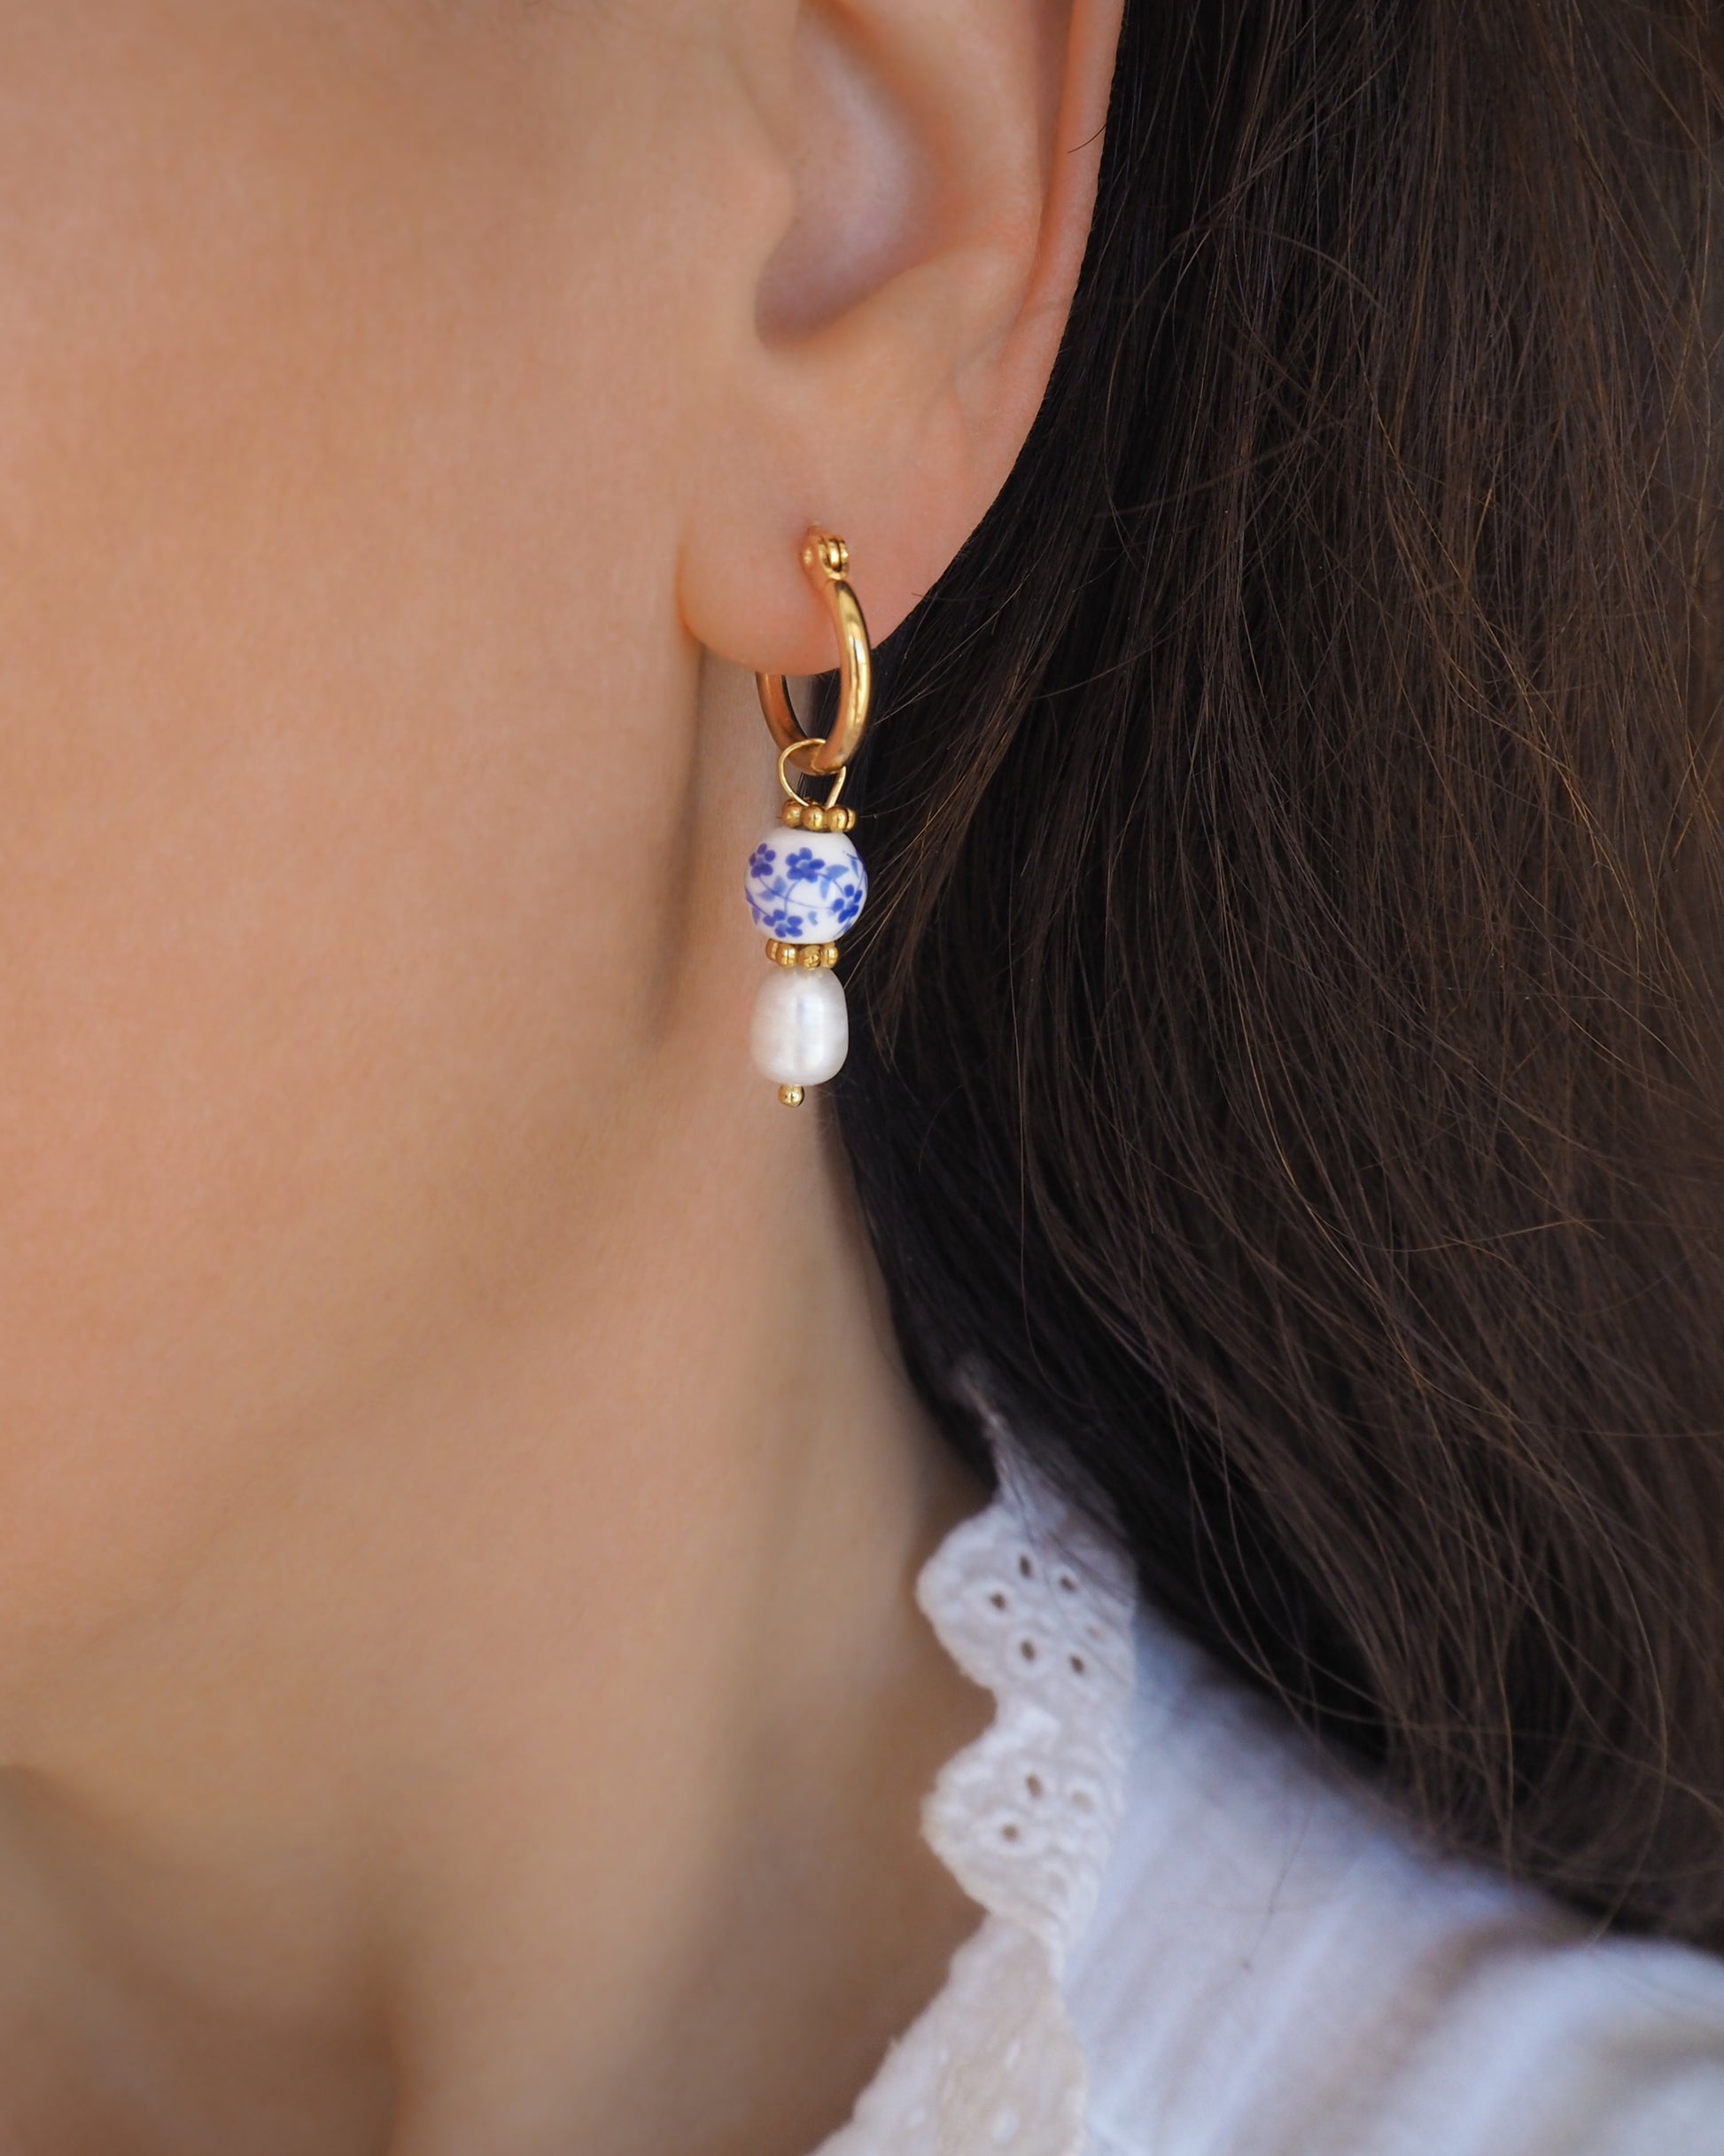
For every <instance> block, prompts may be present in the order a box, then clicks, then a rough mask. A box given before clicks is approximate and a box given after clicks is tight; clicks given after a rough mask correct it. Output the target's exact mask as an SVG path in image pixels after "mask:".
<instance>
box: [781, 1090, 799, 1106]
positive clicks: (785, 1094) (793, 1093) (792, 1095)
mask: <svg viewBox="0 0 1724 2156" xmlns="http://www.w3.org/2000/svg"><path fill="white" fill-rule="evenodd" d="M778 1097H779V1099H780V1101H783V1103H784V1105H785V1106H786V1108H800V1107H801V1106H802V1101H803V1092H802V1087H801V1086H780V1087H779V1089H778Z"/></svg>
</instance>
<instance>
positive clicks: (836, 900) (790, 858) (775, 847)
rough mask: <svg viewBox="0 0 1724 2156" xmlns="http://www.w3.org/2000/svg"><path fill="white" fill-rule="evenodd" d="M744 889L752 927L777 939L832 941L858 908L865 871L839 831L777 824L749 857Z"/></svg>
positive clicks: (865, 888) (865, 885)
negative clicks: (788, 826)
mask: <svg viewBox="0 0 1724 2156" xmlns="http://www.w3.org/2000/svg"><path fill="white" fill-rule="evenodd" d="M743 891H744V893H745V895H746V897H747V899H748V901H749V912H750V913H751V914H752V915H754V923H755V926H756V927H757V929H760V930H763V931H764V932H765V934H766V935H768V936H775V937H776V938H778V939H779V941H780V943H836V942H837V940H838V938H840V937H841V936H842V935H843V933H844V931H845V930H847V929H849V928H850V927H851V926H853V924H854V922H855V921H856V916H857V915H858V914H859V913H860V912H861V911H862V905H863V901H864V900H865V899H866V897H867V895H868V872H867V870H866V868H864V867H863V866H862V857H861V855H860V854H859V853H858V852H857V850H856V848H855V846H854V844H852V843H851V841H850V839H849V838H848V837H845V835H844V834H843V832H842V831H793V830H789V829H786V827H785V826H784V825H783V824H781V823H775V824H774V825H773V828H772V829H771V830H770V831H768V832H767V833H766V835H765V837H764V838H763V839H762V840H761V841H760V844H758V845H757V847H756V848H755V850H754V852H752V853H750V854H749V867H748V874H747V876H746V878H745V880H744V883H743Z"/></svg>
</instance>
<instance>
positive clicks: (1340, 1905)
mask: <svg viewBox="0 0 1724 2156" xmlns="http://www.w3.org/2000/svg"><path fill="white" fill-rule="evenodd" d="M1136 1646H1137V1650H1138V1682H1137V1686H1136V1691H1135V1695H1134V1701H1133V1708H1132V1721H1131V1729H1130V1764H1129V1770H1128V1772H1129V1779H1128V1786H1127V1797H1126V1804H1125V1812H1124V1819H1123V1825H1122V1832H1121V1834H1120V1838H1119V1841H1118V1843H1117V1845H1116V1847H1115V1849H1114V1856H1113V1860H1112V1863H1111V1865H1110V1867H1109V1870H1108V1872H1107V1875H1106V1878H1105V1880H1104V1881H1103V1884H1102V1888H1101V1894H1100V1898H1099V1905H1098V1909H1097V1912H1096V1914H1095V1916H1094V1917H1093V1919H1091V1922H1090V1924H1089V1926H1088V1927H1087V1928H1086V1930H1085V1932H1084V1934H1083V1937H1082V1938H1081V1939H1080V1941H1079V1942H1078V1944H1077V1947H1076V1951H1075V1953H1074V1956H1073V1958H1072V1961H1071V1964H1070V1966H1069V1968H1068V1979H1067V1983H1068V1997H1069V2001H1070V2006H1071V2012H1072V2017H1073V2020H1074V2021H1075V2023H1076V2028H1077V2030H1078V2034H1079V2036H1080V2038H1081V2040H1082V2043H1083V2048H1084V2051H1085V2052H1086V2055H1087V2057H1088V2059H1089V2066H1090V2079H1091V2109H1090V2115H1091V2156H1151V2152H1154V2156H1163V2152H1166V2151H1180V2152H1184V2151H1187V2150H1190V2151H1197V2150H1201V2151H1202V2152H1204V2156H1316V2152H1321V2156H1724V1962H1718V1961H1714V1960H1713V1959H1712V1958H1710V1957H1709V1956H1706V1955H1703V1954H1699V1953H1694V1952H1689V1951H1688V1950H1684V1949H1681V1948H1676V1947H1672V1946H1666V1945H1661V1944H1657V1943H1651V1942H1635V1941H1629V1940H1622V1939H1614V1940H1608V1941H1599V1940H1597V1939H1596V1938H1594V1937H1592V1936H1590V1935H1589V1934H1587V1933H1586V1932H1585V1931H1584V1929H1583V1928H1582V1927H1581V1926H1580V1924H1579V1923H1578V1922H1577V1921H1576V1920H1575V1919H1573V1918H1571V1917H1570V1916H1569V1915H1567V1913H1566V1912H1565V1911H1560V1910H1558V1909H1557V1908H1556V1907H1555V1906H1554V1905H1553V1904H1552V1903H1549V1901H1547V1900H1546V1899H1544V1898H1543V1897H1542V1896H1541V1895H1535V1894H1532V1893H1530V1892H1526V1891H1525V1890H1522V1889H1518V1888H1516V1887H1512V1886H1510V1884H1508V1883H1507V1882H1505V1881H1503V1880H1501V1879H1499V1878H1497V1877H1496V1876H1495V1875H1494V1874H1492V1873H1490V1872H1486V1871H1483V1870H1481V1869H1479V1867H1476V1866H1473V1865H1470V1864H1460V1863H1457V1862H1456V1861H1454V1860H1453V1859H1450V1858H1447V1857H1445V1856H1441V1854H1440V1853H1438V1852H1436V1851H1434V1850H1433V1849H1429V1848H1428V1847H1426V1846H1425V1845H1424V1844H1423V1843H1422V1842H1421V1841H1420V1840H1419V1839H1418V1837H1417V1835H1416V1834H1415V1833H1413V1831H1412V1830H1411V1829H1409V1827H1408V1826H1407V1825H1405V1823H1404V1822H1403V1821H1402V1819H1401V1818H1400V1817H1399V1815H1397V1814H1394V1813H1393V1812H1391V1811H1390V1810H1389V1809H1388V1808H1387V1807H1386V1805H1384V1804H1382V1803H1381V1802H1379V1801H1378V1799H1377V1798H1376V1797H1375V1796H1374V1795H1373V1794H1371V1791H1370V1790H1369V1789H1368V1788H1366V1787H1365V1786H1363V1785H1362V1784H1361V1783H1359V1782H1358V1781H1357V1780H1355V1779H1354V1778H1352V1777H1350V1776H1348V1775H1347V1773H1346V1772H1345V1771H1343V1770H1342V1769H1341V1768H1340V1767H1339V1766H1338V1765H1337V1764H1335V1763H1333V1762H1332V1761H1330V1760H1328V1759H1327V1758H1325V1757H1324V1755H1322V1754H1320V1753H1319V1752H1318V1751H1317V1750H1316V1747H1313V1746H1311V1745H1309V1744H1308V1743H1307V1742H1306V1741H1305V1740H1303V1739H1302V1738H1301V1736H1300V1735H1299V1734H1298V1733H1297V1732H1294V1731H1293V1730H1292V1729H1290V1728H1289V1727H1287V1726H1285V1724H1283V1723H1282V1722H1281V1721H1280V1719H1279V1718H1278V1717H1277V1716H1276V1714H1275V1712H1274V1710H1273V1709H1272V1708H1270V1706H1269V1705H1268V1704H1267V1703H1264V1702H1261V1701H1258V1700H1256V1699H1255V1698H1254V1696H1252V1695H1251V1694H1250V1693H1248V1692H1246V1690H1245V1688H1244V1687H1243V1686H1241V1685H1239V1684H1238V1683H1237V1682H1236V1681H1235V1680H1234V1679H1232V1678H1231V1677H1228V1676H1226V1675H1225V1674H1223V1672H1221V1671H1219V1670H1217V1669H1216V1668H1215V1665H1214V1664H1213V1663H1212V1662H1209V1660H1208V1657H1206V1656H1204V1655H1203V1654H1201V1653H1200V1652H1199V1651H1198V1650H1197V1649H1195V1648H1194V1647H1192V1646H1190V1645H1189V1644H1188V1643H1186V1642H1184V1640H1182V1639H1181V1638H1178V1637H1177V1635H1176V1634H1175V1633H1173V1632H1172V1631H1170V1630H1169V1628H1168V1627H1166V1626H1165V1625H1163V1624H1161V1623H1160V1622H1159V1621H1158V1620H1156V1619H1154V1618H1153V1617H1152V1616H1150V1615H1140V1616H1139V1619H1138V1624H1137V1627H1136Z"/></svg>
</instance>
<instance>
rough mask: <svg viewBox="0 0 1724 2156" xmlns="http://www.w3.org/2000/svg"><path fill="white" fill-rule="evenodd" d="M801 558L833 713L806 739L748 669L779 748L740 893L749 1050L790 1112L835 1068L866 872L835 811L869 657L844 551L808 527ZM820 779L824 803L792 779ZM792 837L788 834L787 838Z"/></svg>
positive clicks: (779, 688) (774, 684)
mask: <svg viewBox="0 0 1724 2156" xmlns="http://www.w3.org/2000/svg"><path fill="white" fill-rule="evenodd" d="M802 565H803V567H804V570H805V571H806V572H807V573H808V576H809V578H810V580H811V581H812V583H813V585H814V588H815V589H816V590H817V591H818V592H819V594H820V596H821V598H822V599H823V600H824V601H825V602H826V606H827V612H828V613H829V614H830V616H831V618H832V626H833V629H834V633H835V634H836V636H837V639H838V662H839V670H840V674H841V677H842V680H841V687H840V691H839V707H838V717H837V719H836V720H835V722H834V725H833V728H832V730H831V732H830V733H828V734H805V733H804V731H803V728H802V725H801V722H800V720H798V719H797V717H796V712H795V710H794V708H793V707H792V705H791V703H790V697H789V692H788V689H786V688H785V686H784V677H783V675H782V674H780V673H757V674H756V676H755V682H756V685H757V688H758V689H759V692H760V708H761V710H762V711H763V712H765V716H766V724H767V725H768V727H770V728H771V729H772V734H773V740H774V741H776V742H777V743H778V744H779V756H778V782H779V784H780V786H781V787H782V788H783V789H784V796H785V798H784V806H783V807H782V808H781V809H780V811H779V820H778V821H777V823H776V824H774V825H773V828H772V829H771V830H769V831H768V832H767V833H766V835H765V837H763V838H762V839H761V841H760V843H759V844H757V846H756V847H755V849H754V852H752V853H750V854H749V865H748V871H747V874H746V876H745V877H744V879H743V894H744V896H745V897H746V898H747V899H748V902H749V913H750V914H752V915H753V916H754V922H755V926H756V927H757V928H759V929H762V930H765V936H766V958H767V962H768V963H769V964H770V965H771V967H772V969H773V972H772V977H771V978H770V979H769V980H766V981H765V982H763V983H762V984H761V987H760V992H759V993H758V995H757V997H756V998H755V1005H754V1017H753V1021H752V1023H751V1024H750V1026H749V1048H750V1050H751V1052H752V1054H753V1056H754V1065H755V1069H756V1070H758V1071H759V1072H760V1074H761V1076H762V1077H763V1078H770V1079H771V1080H772V1081H773V1084H774V1085H775V1086H777V1087H778V1097H779V1099H780V1101H783V1103H784V1105H785V1106H786V1107H787V1108H798V1107H800V1106H801V1104H802V1102H803V1101H804V1098H805V1096H806V1092H807V1088H808V1087H809V1086H820V1085H824V1084H825V1082H826V1081H827V1078H835V1077H836V1076H837V1074H838V1072H839V1071H840V1070H842V1069H843V1062H844V1057H845V1055H847V1054H848V1053H849V1050H850V1007H849V1005H848V1004H847V1003H846V1001H845V1000H844V988H843V982H842V981H840V980H839V978H838V976H837V975H836V974H835V972H834V971H833V968H834V967H835V965H836V964H837V963H838V945H839V941H840V939H841V938H843V936H845V935H846V934H848V933H849V931H850V930H851V929H852V928H853V927H854V926H855V925H856V922H857V919H858V915H860V913H861V911H862V907H863V906H864V904H865V903H866V899H867V896H868V872H867V870H866V868H864V867H863V866H862V857H861V855H860V854H859V853H858V852H857V850H856V848H855V846H854V844H852V843H851V840H850V833H851V831H852V830H854V829H855V828H856V811H855V810H854V809H853V808H843V807H841V806H839V801H838V797H839V795H840V794H842V793H843V790H844V780H845V777H846V775H847V774H848V771H849V767H850V759H851V758H852V757H853V756H854V755H855V754H856V751H857V750H858V748H860V746H861V745H862V736H863V735H864V733H865V732H866V729H867V724H868V717H869V712H870V709H871V706H872V704H873V701H874V654H873V652H872V650H871V649H870V647H869V643H868V628H867V624H866V621H864V619H863V618H862V607H861V603H860V602H859V601H858V598H857V596H856V594H855V593H854V592H853V591H852V590H851V589H850V583H849V581H848V578H849V571H850V549H849V548H848V547H847V546H846V545H845V544H844V542H843V540H842V539H839V538H837V537H836V536H835V534H834V533H830V532H811V533H809V534H808V537H807V539H806V540H805V541H804V544H803V549H802ZM794 772H806V773H807V774H809V775H810V776H811V777H819V778H830V779H831V781H832V784H831V786H830V787H829V788H828V790H827V797H826V798H825V800H824V801H811V800H806V799H804V797H803V795H802V794H801V793H800V792H799V791H798V790H797V788H796V784H795V782H794V779H793V777H792V774H793V773H794ZM793 832H795V833H799V834H800V836H799V837H792V836H791V834H792V833H793Z"/></svg>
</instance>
